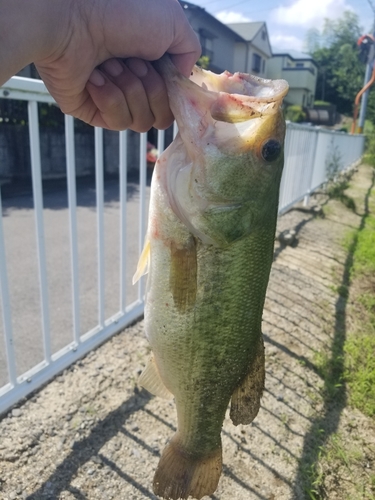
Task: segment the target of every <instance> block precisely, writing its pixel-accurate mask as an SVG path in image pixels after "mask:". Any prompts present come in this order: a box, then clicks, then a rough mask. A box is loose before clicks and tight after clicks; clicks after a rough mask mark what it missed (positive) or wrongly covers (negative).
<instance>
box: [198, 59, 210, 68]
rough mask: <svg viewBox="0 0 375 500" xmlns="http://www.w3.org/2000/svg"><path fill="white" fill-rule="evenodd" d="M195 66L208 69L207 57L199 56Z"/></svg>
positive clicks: (208, 60) (208, 61)
mask: <svg viewBox="0 0 375 500" xmlns="http://www.w3.org/2000/svg"><path fill="white" fill-rule="evenodd" d="M197 65H198V66H200V67H201V68H203V69H208V67H209V65H210V58H209V57H208V56H200V58H199V59H198V61H197Z"/></svg>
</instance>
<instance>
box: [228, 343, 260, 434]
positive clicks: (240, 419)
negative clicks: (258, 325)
mask: <svg viewBox="0 0 375 500" xmlns="http://www.w3.org/2000/svg"><path fill="white" fill-rule="evenodd" d="M264 379H265V368H264V344H263V338H262V337H261V338H260V339H259V343H258V346H257V352H256V353H255V357H254V358H253V361H252V363H251V366H250V369H249V371H248V373H247V375H246V377H245V378H244V379H243V380H242V382H241V383H240V384H239V386H238V387H237V388H236V389H235V391H234V393H233V395H232V399H231V405H230V418H231V419H232V422H233V423H234V425H238V424H244V425H246V424H250V423H251V422H252V421H253V420H254V418H255V417H256V416H257V414H258V411H259V408H260V398H261V397H262V394H263V389H264Z"/></svg>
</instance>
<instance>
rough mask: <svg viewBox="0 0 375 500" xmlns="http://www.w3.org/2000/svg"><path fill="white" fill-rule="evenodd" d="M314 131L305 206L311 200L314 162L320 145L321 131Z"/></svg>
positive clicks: (304, 200)
mask: <svg viewBox="0 0 375 500" xmlns="http://www.w3.org/2000/svg"><path fill="white" fill-rule="evenodd" d="M313 133H314V139H313V141H314V145H313V147H312V150H311V153H310V158H309V170H308V173H309V183H308V188H307V189H308V191H307V193H306V194H305V197H304V199H303V206H304V207H307V205H308V204H309V201H310V195H311V191H312V187H313V186H312V180H313V176H314V164H315V157H316V148H317V145H318V135H319V131H318V130H314V131H313Z"/></svg>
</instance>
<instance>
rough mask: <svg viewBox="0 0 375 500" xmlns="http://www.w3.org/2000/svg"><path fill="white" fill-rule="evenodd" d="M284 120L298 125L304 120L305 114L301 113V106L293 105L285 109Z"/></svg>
mask: <svg viewBox="0 0 375 500" xmlns="http://www.w3.org/2000/svg"><path fill="white" fill-rule="evenodd" d="M285 119H286V120H289V121H291V122H295V123H300V122H303V121H305V120H306V113H305V112H304V111H303V108H302V106H299V105H298V104H293V105H291V106H288V107H287V108H286V110H285Z"/></svg>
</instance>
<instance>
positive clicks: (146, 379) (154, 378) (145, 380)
mask: <svg viewBox="0 0 375 500" xmlns="http://www.w3.org/2000/svg"><path fill="white" fill-rule="evenodd" d="M138 384H139V385H141V386H142V387H144V388H145V389H146V390H147V391H148V392H151V394H154V395H155V396H159V397H160V398H163V399H172V398H173V394H172V393H171V392H170V391H169V390H168V389H167V388H166V387H165V385H164V383H163V381H162V379H161V378H160V375H159V371H158V368H157V366H156V363H155V359H154V357H153V356H152V357H151V358H150V359H149V361H148V363H147V365H146V368H145V369H144V370H143V372H142V373H141V376H140V377H139V380H138Z"/></svg>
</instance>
